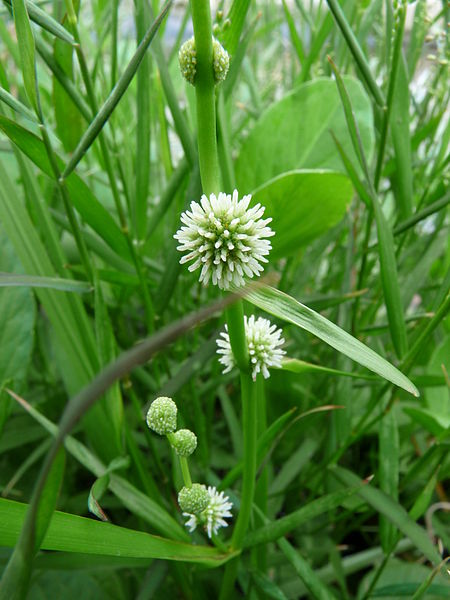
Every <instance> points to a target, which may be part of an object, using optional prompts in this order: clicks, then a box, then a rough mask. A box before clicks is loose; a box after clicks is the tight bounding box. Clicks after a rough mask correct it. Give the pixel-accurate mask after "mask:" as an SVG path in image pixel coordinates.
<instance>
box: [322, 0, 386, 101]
mask: <svg viewBox="0 0 450 600" xmlns="http://www.w3.org/2000/svg"><path fill="white" fill-rule="evenodd" d="M327 4H328V7H329V9H330V11H331V12H332V14H333V17H334V19H335V21H336V23H337V25H338V27H339V29H340V30H341V32H342V35H343V36H344V39H345V41H346V43H347V46H348V48H349V50H350V52H351V53H352V54H353V58H354V59H355V62H356V64H357V65H358V68H359V70H360V71H361V74H362V76H363V78H364V81H365V82H366V85H367V87H368V88H369V90H370V92H371V94H372V96H373V98H374V99H375V102H376V103H377V104H378V106H381V107H384V105H385V100H384V97H383V94H382V92H381V90H380V88H379V87H378V85H377V82H376V81H375V79H374V77H373V75H372V72H371V70H370V67H369V64H368V62H367V59H366V57H365V56H364V53H363V51H362V49H361V46H360V45H359V42H358V40H357V39H356V36H355V34H354V33H353V31H352V28H351V27H350V25H349V23H348V21H347V19H346V17H345V14H344V12H343V10H342V8H341V6H340V5H339V2H337V1H336V0H327Z"/></svg>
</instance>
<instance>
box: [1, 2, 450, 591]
mask: <svg viewBox="0 0 450 600" xmlns="http://www.w3.org/2000/svg"><path fill="white" fill-rule="evenodd" d="M218 5H219V6H217V7H214V11H213V17H214V19H215V22H216V25H217V26H216V27H215V34H216V35H217V37H218V38H219V39H220V40H221V41H222V43H223V45H224V46H225V48H226V49H227V50H228V52H229V53H230V55H231V57H232V61H231V69H230V72H229V75H228V78H227V80H226V81H225V82H224V83H223V84H222V85H221V86H219V87H218V88H217V119H218V128H217V129H218V148H219V158H220V166H221V171H222V179H223V185H224V189H225V190H226V191H227V192H231V191H232V190H233V189H234V188H235V187H237V189H238V190H239V191H240V194H241V195H243V194H245V193H249V192H254V199H255V201H259V202H261V203H262V204H264V205H265V206H266V209H267V210H266V212H267V214H268V215H269V216H271V217H273V224H272V226H273V229H274V230H275V231H276V233H277V235H276V236H275V237H274V238H273V252H272V254H271V257H270V258H271V261H270V266H269V267H268V269H267V271H266V272H268V273H270V274H272V276H273V277H274V278H275V279H274V280H275V281H276V284H275V287H277V288H278V289H279V290H281V291H283V292H286V293H287V294H289V295H290V296H291V297H292V298H293V299H295V300H298V301H299V302H301V303H303V304H305V305H307V306H308V307H310V308H311V309H314V310H315V311H317V312H320V313H321V314H323V315H324V316H326V317H327V319H329V320H330V321H331V322H333V323H335V324H337V325H338V326H339V327H341V328H342V329H344V330H345V331H347V332H349V333H351V334H352V335H353V336H354V337H355V338H357V339H359V340H361V341H362V342H363V343H364V344H365V345H366V346H368V347H370V348H372V349H373V350H375V351H376V352H377V353H378V355H380V356H381V357H384V358H385V359H387V360H388V361H389V362H390V363H392V364H394V365H396V366H397V367H398V368H399V369H400V371H402V373H404V374H405V375H406V376H407V377H409V379H410V380H411V381H412V383H413V384H414V385H415V386H416V387H417V388H418V390H419V392H420V397H415V396H414V395H411V394H410V393H408V392H407V391H405V390H404V389H401V388H400V387H395V386H393V385H392V384H391V383H389V381H391V382H392V381H393V380H394V381H396V383H399V380H395V378H394V379H393V375H392V373H391V376H389V375H388V370H387V369H388V367H387V366H386V363H376V366H377V368H378V370H377V369H376V368H375V369H374V370H375V372H377V373H378V375H376V374H374V373H372V372H369V371H368V370H366V369H365V368H364V367H362V366H360V365H358V364H356V363H355V362H354V361H352V360H351V359H350V358H348V356H347V355H348V354H349V352H350V346H349V345H348V344H350V343H349V342H348V340H344V341H343V342H342V344H341V346H340V347H337V346H336V343H337V342H336V339H337V337H335V338H333V336H338V334H337V333H336V332H334V333H333V335H332V336H331V337H332V339H333V340H334V344H335V345H334V347H330V346H329V345H327V344H326V343H324V341H322V340H323V339H324V337H323V336H324V335H325V334H324V333H323V332H322V335H320V333H321V332H320V331H319V332H318V333H317V332H314V331H313V329H311V327H312V326H311V324H309V327H308V326H307V324H306V325H305V323H306V321H307V319H306V318H305V320H304V321H302V319H300V318H299V317H298V314H300V313H298V314H297V313H295V311H294V308H295V310H297V311H298V310H299V309H298V306H297V305H289V306H284V307H283V306H281V307H280V305H279V304H277V302H278V301H277V300H273V298H272V299H270V298H269V301H267V298H266V301H265V304H264V302H262V301H261V299H260V300H259V304H258V302H256V305H258V306H260V308H262V309H265V310H266V311H268V312H271V313H272V317H271V319H273V320H274V322H276V323H277V325H278V326H280V327H282V328H283V332H284V337H285V339H286V345H285V349H286V351H287V354H288V356H289V357H290V359H292V360H290V361H288V362H287V363H285V365H284V368H283V369H282V370H278V371H273V372H272V375H271V377H270V379H269V380H268V381H267V384H266V403H267V422H268V425H269V427H268V429H267V430H266V431H265V432H264V433H263V434H262V435H261V436H260V439H259V442H258V463H259V469H258V480H257V486H259V489H260V494H261V493H262V494H263V496H264V497H265V500H264V501H263V505H264V511H263V512H265V517H264V516H261V513H260V512H258V511H257V510H255V511H254V513H253V519H252V524H251V528H250V530H249V531H248V533H247V537H246V538H245V541H244V551H243V552H242V554H241V556H240V558H239V561H240V563H239V564H240V570H239V585H240V590H241V593H242V595H243V596H245V597H250V598H286V597H287V598H301V597H310V598H343V599H349V598H361V599H362V598H364V599H365V598H369V597H370V598H371V597H386V598H401V597H410V598H412V597H414V598H419V597H422V596H424V595H425V596H426V597H427V598H446V597H450V584H449V581H448V576H447V575H446V572H445V568H443V567H442V565H440V562H441V560H442V559H443V558H445V556H446V551H445V547H447V548H448V547H449V545H450V544H449V538H450V529H449V519H448V513H446V512H445V511H446V510H448V506H449V504H448V495H447V494H448V492H447V491H446V489H445V482H446V481H448V478H449V470H450V463H449V453H448V448H449V431H450V399H449V389H448V387H449V379H448V366H449V364H448V357H449V355H450V337H449V322H448V316H447V315H448V310H449V302H450V301H449V286H450V271H449V263H450V253H449V247H448V213H447V210H446V207H447V205H448V203H449V192H448V182H449V168H448V165H449V154H448V147H449V138H450V127H449V121H448V100H449V93H450V90H449V86H448V60H449V42H448V37H447V30H446V28H447V26H448V23H449V21H450V9H449V8H448V4H447V2H446V1H445V0H442V2H426V1H424V0H422V1H421V0H417V1H416V2H410V3H408V4H407V3H406V2H397V1H395V2H391V0H386V1H385V0H371V1H370V0H365V1H363V2H355V1H353V0H345V1H343V2H337V1H334V0H333V1H332V0H329V1H327V2H312V1H311V2H309V1H307V0H296V1H295V2H285V1H283V2H281V3H279V2H272V1H265V2H256V3H250V2H249V1H247V0H241V1H239V0H235V1H234V2H231V3H227V2H219V3H218ZM222 5H223V6H222ZM165 8H166V9H167V8H168V7H165ZM216 8H217V9H220V10H223V13H224V14H223V17H221V16H220V14H219V13H216ZM13 9H14V11H13ZM161 10H162V7H161V6H159V2H158V0H153V1H152V2H149V1H147V0H135V2H134V3H132V2H128V1H125V0H122V2H120V0H110V1H105V0H92V1H91V2H80V3H78V2H73V3H72V0H68V1H67V2H62V1H58V0H54V1H50V0H49V1H45V2H31V1H29V0H27V1H26V2H25V1H23V0H3V2H2V5H1V7H0V57H1V61H0V85H1V87H0V100H1V103H0V131H1V133H0V271H1V272H3V273H4V274H1V275H0V450H1V455H0V465H1V469H0V488H1V491H2V498H1V499H0V545H1V546H2V552H1V554H0V560H1V564H2V568H4V569H5V570H4V574H3V580H2V585H1V588H0V597H1V598H5V599H6V598H7V599H8V600H10V598H13V597H18V598H19V597H25V595H26V594H27V593H28V597H29V598H32V599H37V598H62V597H64V598H67V599H69V598H76V597H82V598H83V600H86V599H89V598H93V599H94V598H95V599H103V598H114V599H116V598H117V599H118V600H119V599H126V598H139V600H143V599H147V598H152V597H155V598H161V597H167V598H177V597H186V598H211V597H216V596H217V595H218V591H219V588H220V584H221V580H222V576H223V566H222V565H223V564H224V563H226V562H227V561H228V560H229V559H230V555H229V554H228V551H227V540H229V536H230V533H229V531H230V529H231V527H230V528H229V529H228V530H227V529H224V530H222V531H221V532H220V536H219V537H218V539H216V540H214V543H211V542H209V540H208V539H207V538H206V536H205V535H204V534H203V533H202V532H199V531H197V532H195V533H194V534H192V535H189V534H188V533H187V530H186V529H185V528H184V526H183V517H182V516H181V515H180V511H179V509H178V507H177V503H176V493H177V490H179V488H180V487H181V485H182V479H181V473H180V472H179V471H178V467H177V465H176V462H175V461H173V460H172V457H171V455H170V449H169V446H168V444H167V443H166V442H165V440H162V439H159V438H157V436H155V435H153V434H152V433H151V432H149V430H148V429H147V427H146V425H145V420H144V415H145V412H146V409H147V408H148V405H149V403H150V401H151V400H152V399H153V398H155V397H156V396H161V395H166V396H171V397H173V398H174V399H175V400H176V402H177V405H178V408H179V422H180V423H181V425H184V426H186V427H189V428H191V429H192V430H194V431H195V432H196V434H197V436H198V439H199V446H198V449H197V451H196V454H195V455H194V460H192V461H191V470H192V472H193V476H194V478H195V480H198V481H205V482H208V483H209V484H211V485H216V486H218V487H222V488H223V489H224V490H225V491H226V493H227V494H228V495H229V497H230V499H231V500H232V501H233V503H234V506H235V507H234V509H233V510H234V514H235V515H236V514H237V512H238V507H239V499H240V489H241V482H240V471H239V468H241V466H242V463H241V462H240V461H241V457H242V444H243V442H242V432H241V425H240V410H241V409H240V405H239V401H238V400H239V386H238V385H237V379H236V376H235V373H230V374H228V375H225V376H224V375H222V374H221V368H220V365H219V364H218V361H217V356H216V354H215V350H216V346H215V339H216V337H217V335H218V332H219V330H220V328H221V327H223V318H222V317H221V307H220V306H219V307H217V305H216V306H215V307H213V309H212V310H210V311H209V313H208V314H203V315H200V316H201V317H202V318H203V317H205V316H207V317H208V318H209V320H207V321H206V322H204V323H202V324H199V323H198V321H199V320H200V316H199V315H198V314H197V313H196V311H197V310H198V309H199V307H203V306H206V305H210V303H211V302H212V301H214V300H216V299H217V298H218V294H217V290H215V289H213V288H203V287H201V286H200V284H199V283H198V282H197V276H196V274H195V273H194V274H190V273H188V272H187V269H184V268H182V267H181V266H180V265H179V258H180V256H179V253H178V252H177V250H176V242H175V240H174V239H173V234H174V233H175V231H176V230H177V229H178V227H179V216H180V213H181V211H182V210H183V209H184V208H186V207H187V206H188V204H189V203H190V202H191V201H192V200H198V199H199V198H200V195H201V183H200V177H199V171H198V166H197V163H198V160H197V146H196V121H195V97H194V89H193V88H192V87H190V86H189V85H188V84H186V83H185V82H184V81H183V80H182V78H181V75H180V73H179V71H178V65H177V52H178V49H179V46H180V43H181V41H182V40H184V39H186V38H187V37H188V36H189V35H191V32H192V26H191V21H190V10H189V6H188V5H187V3H185V2H179V3H176V4H175V5H173V6H171V7H169V15H168V17H166V19H165V20H162V21H161V19H159V20H156V21H155V17H156V15H158V14H159V13H160V11H161ZM13 13H14V14H13ZM228 18H229V19H230V22H228V21H227V19H228ZM160 23H162V24H160ZM158 26H159V29H158ZM141 40H143V44H144V45H142V46H141V47H140V48H141V50H140V51H138V52H136V53H135V51H136V46H137V43H138V42H140V41H141ZM148 45H150V49H149V50H148V51H146V47H147V46H148ZM329 57H331V61H330V60H329ZM333 71H334V77H333ZM272 281H273V280H272ZM249 300H252V298H249ZM253 300H254V299H253ZM293 306H294V308H292V307H293ZM291 309H292V311H293V312H291V313H290V312H289V310H291ZM252 310H255V308H254V307H251V305H250V302H248V303H247V302H246V311H247V312H249V313H250V312H251V311H252ZM294 313H295V314H294ZM261 314H264V315H265V314H266V313H264V312H263V311H261ZM301 314H305V313H301ZM188 315H190V317H189V318H190V319H191V320H190V321H189V322H187V321H181V322H180V321H178V319H181V318H185V317H187V316H188ZM298 325H300V327H299V326H298ZM192 326H194V327H192ZM305 329H306V331H305ZM308 331H309V333H308ZM311 333H317V335H318V336H319V338H322V339H318V337H315V336H313V335H311ZM325 333H326V332H325ZM330 335H331V334H330ZM148 336H150V337H148ZM144 338H146V341H145V342H144V343H142V344H140V342H141V341H142V340H143V339H144ZM329 343H331V342H329ZM332 345H333V344H332ZM336 347H337V348H338V350H340V351H336V349H334V348H336ZM129 349H132V350H131V353H128V354H125V355H124V354H122V353H123V352H124V351H126V350H129ZM155 352H156V355H155ZM342 352H344V353H342ZM360 352H361V350H360V348H357V347H355V349H354V352H353V354H354V356H353V357H354V358H356V360H358V353H360ZM346 354H347V355H346ZM119 356H120V359H119V362H118V363H115V364H114V366H113V367H112V368H110V369H109V371H108V370H106V371H104V370H103V369H104V368H105V367H106V365H108V364H109V363H111V361H113V360H114V359H115V358H117V357H119ZM359 358H360V359H361V360H360V361H359V362H361V363H362V364H363V365H367V361H366V362H364V352H362V354H359ZM138 364H140V365H141V366H137V365H138ZM99 372H102V375H101V376H100V378H97V379H95V380H94V377H95V375H96V374H98V373H99ZM379 375H382V376H384V377H385V378H386V379H387V380H388V381H385V380H384V379H383V378H381V377H380V376H379ZM395 377H397V375H396V376H395ZM93 380H94V384H93V385H91V386H89V384H90V383H91V382H92V381H93ZM405 381H406V383H405ZM402 382H403V387H404V388H405V387H406V388H408V386H409V390H410V391H414V387H413V386H411V385H410V384H409V383H408V382H407V380H406V379H404V380H402ZM110 384H111V385H110ZM399 385H402V383H399ZM86 386H89V387H86ZM81 390H84V392H81V394H80V391H81ZM100 396H101V399H99V401H96V402H94V401H95V400H97V398H99V397H100ZM69 398H71V401H70V402H69ZM89 406H91V408H90V410H87V409H88V408H89ZM61 415H63V417H62V421H61V430H60V431H62V432H64V433H68V434H69V433H70V436H69V437H67V438H66V440H65V454H66V456H65V457H64V455H63V453H62V452H63V451H62V450H59V451H58V453H57V454H56V457H55V455H54V453H53V456H52V454H49V452H51V451H50V448H53V449H55V445H54V444H53V440H54V436H55V435H57V426H56V424H57V423H58V422H59V421H60V418H61ZM79 417H82V418H81V420H80V421H79V422H77V421H78V418H79ZM60 438H61V434H60ZM51 456H52V458H53V459H54V460H53V461H51V460H50V458H49V457H51ZM45 457H47V461H46V462H45V460H44V459H45ZM43 463H44V469H47V471H49V473H50V474H49V477H48V478H47V480H46V483H45V485H44V487H43V494H42V497H39V496H38V495H37V490H38V489H39V488H38V487H36V482H39V481H41V482H42V481H43V480H42V479H39V473H42V472H43V471H41V465H42V464H43ZM369 477H370V478H371V479H370V484H367V481H368V478H369ZM364 482H365V483H364ZM37 485H39V483H38V484H37ZM257 489H258V487H257ZM33 490H34V496H33ZM41 491H42V490H41ZM266 493H267V496H266ZM260 498H261V496H260ZM27 504H28V505H29V506H31V508H30V510H29V511H28V514H27V518H26V520H25V513H26V509H27V506H26V505H27ZM55 507H56V508H57V509H58V511H61V512H55V513H53V511H54V509H55ZM89 510H90V511H91V513H94V514H96V515H97V517H98V518H100V519H106V518H107V519H108V520H110V521H111V524H107V523H102V522H100V521H99V520H98V519H95V517H92V515H90V512H89ZM234 520H235V519H233V521H234ZM24 523H25V525H24ZM230 525H232V523H231V524H230ZM47 527H48V530H47ZM149 534H156V535H157V536H162V537H153V536H152V535H149ZM14 547H15V550H14V553H12V548H14ZM39 548H41V550H40V551H39ZM54 551H58V552H54ZM36 553H37V556H36V558H35V559H33V557H34V555H35V554H36ZM28 583H30V586H29V591H28V592H27V589H28ZM237 589H238V588H236V590H237ZM237 593H238V592H237Z"/></svg>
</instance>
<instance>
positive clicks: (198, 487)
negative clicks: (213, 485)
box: [178, 483, 209, 515]
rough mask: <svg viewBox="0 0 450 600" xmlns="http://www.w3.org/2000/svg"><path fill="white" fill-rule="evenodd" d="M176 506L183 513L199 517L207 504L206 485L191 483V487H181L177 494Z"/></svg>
mask: <svg viewBox="0 0 450 600" xmlns="http://www.w3.org/2000/svg"><path fill="white" fill-rule="evenodd" d="M178 504H179V505H180V508H181V510H182V511H183V512H187V513H189V514H191V515H199V514H200V513H201V512H203V511H204V510H205V508H206V507H207V506H208V504H209V494H208V491H207V489H206V485H203V484H202V483H193V484H192V486H191V487H183V488H181V490H180V492H179V493H178Z"/></svg>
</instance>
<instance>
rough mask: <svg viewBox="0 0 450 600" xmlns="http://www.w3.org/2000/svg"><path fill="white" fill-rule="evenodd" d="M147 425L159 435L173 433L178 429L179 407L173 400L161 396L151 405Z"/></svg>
mask: <svg viewBox="0 0 450 600" xmlns="http://www.w3.org/2000/svg"><path fill="white" fill-rule="evenodd" d="M147 425H148V426H149V427H150V429H153V431H156V433H159V435H167V434H168V433H173V432H174V431H175V430H176V428H177V405H176V404H175V402H174V401H173V400H172V399H171V398H166V397H165V396H161V397H160V398H156V400H153V402H152V403H151V405H150V408H149V409H148V413H147Z"/></svg>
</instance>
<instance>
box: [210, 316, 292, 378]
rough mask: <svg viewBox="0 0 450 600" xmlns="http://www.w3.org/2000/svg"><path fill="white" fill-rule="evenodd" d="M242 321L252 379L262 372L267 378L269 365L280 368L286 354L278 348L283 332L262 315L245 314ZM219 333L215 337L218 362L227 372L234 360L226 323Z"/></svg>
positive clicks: (282, 340) (233, 364)
mask: <svg viewBox="0 0 450 600" xmlns="http://www.w3.org/2000/svg"><path fill="white" fill-rule="evenodd" d="M244 322H245V337H246V339H247V345H248V353H249V356H250V363H251V367H252V377H253V380H255V379H256V376H257V375H258V373H262V374H263V376H264V378H265V379H267V378H268V377H269V376H270V373H269V367H278V368H280V367H281V360H282V358H283V355H284V354H286V353H285V351H284V350H282V349H281V348H280V346H281V345H282V344H284V339H283V338H282V337H281V335H282V333H283V332H282V331H281V329H277V326H276V325H271V324H270V321H269V320H268V319H263V318H262V317H258V318H257V319H255V316H254V315H251V316H250V317H248V318H247V317H246V316H245V317H244ZM220 335H221V337H219V338H218V339H217V346H218V349H217V354H221V357H220V358H219V362H220V363H222V364H223V365H224V366H225V369H224V370H223V372H224V373H228V372H229V371H231V369H232V368H233V367H234V366H235V361H234V356H233V352H232V350H231V344H230V336H229V334H228V328H227V326H226V325H225V331H222V333H221V334H220Z"/></svg>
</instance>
